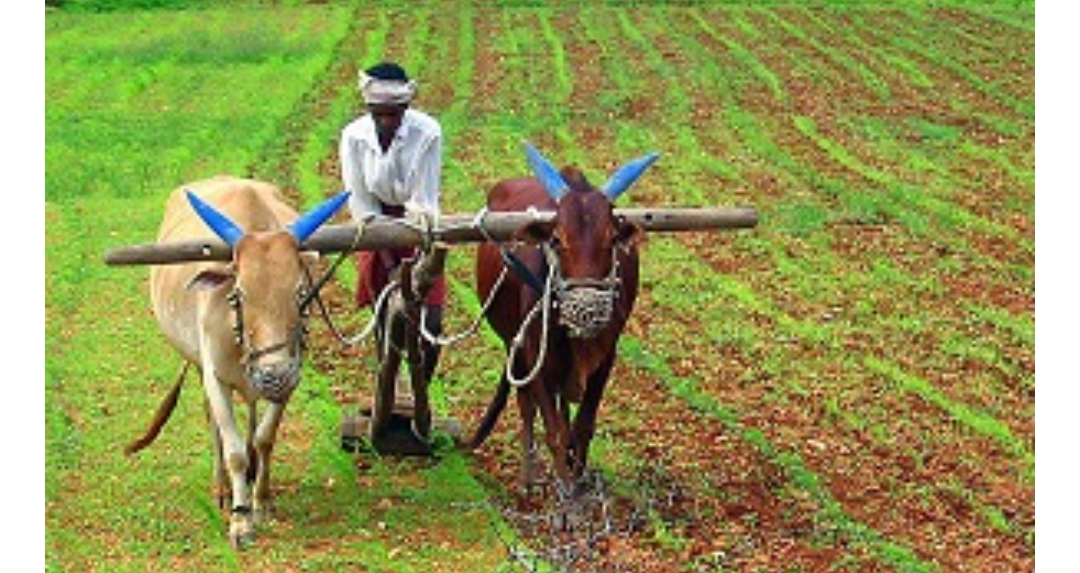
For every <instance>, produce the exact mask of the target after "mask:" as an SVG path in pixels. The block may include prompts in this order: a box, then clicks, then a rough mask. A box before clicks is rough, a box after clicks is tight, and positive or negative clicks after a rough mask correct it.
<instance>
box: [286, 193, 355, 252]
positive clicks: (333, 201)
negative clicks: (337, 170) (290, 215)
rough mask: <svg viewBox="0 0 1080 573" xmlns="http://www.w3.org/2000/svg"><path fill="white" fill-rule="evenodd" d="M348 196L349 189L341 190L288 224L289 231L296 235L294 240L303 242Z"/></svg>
mask: <svg viewBox="0 0 1080 573" xmlns="http://www.w3.org/2000/svg"><path fill="white" fill-rule="evenodd" d="M348 198H349V191H342V192H341V193H338V194H337V195H334V196H333V197H331V198H329V199H327V200H326V201H323V202H322V203H321V204H319V205H317V206H316V207H314V208H313V209H311V210H310V211H308V212H307V213H304V214H303V215H300V218H298V219H297V220H296V221H293V223H292V224H291V225H289V232H291V233H292V234H293V236H295V237H296V242H298V243H303V242H304V241H306V240H307V238H308V237H310V236H311V234H312V233H314V232H315V230H316V229H318V228H319V227H320V226H322V224H323V223H325V222H326V220H327V219H329V218H330V216H331V215H333V214H334V213H335V212H336V211H337V210H338V209H340V208H341V206H342V205H344V204H345V201H346V200H348Z"/></svg>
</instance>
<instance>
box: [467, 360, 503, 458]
mask: <svg viewBox="0 0 1080 573" xmlns="http://www.w3.org/2000/svg"><path fill="white" fill-rule="evenodd" d="M509 395H510V381H509V380H507V379H506V374H503V375H502V377H500V378H499V387H498V388H497V389H496V390H495V396H493V397H492V398H491V403H490V404H488V407H487V411H486V412H484V417H483V418H482V419H481V420H480V425H479V426H477V428H476V432H475V433H473V435H472V438H469V449H470V450H475V449H476V448H479V447H480V446H481V445H483V444H484V440H487V437H488V436H489V435H490V434H491V430H493V429H494V428H495V422H497V421H498V420H499V414H501V413H502V411H503V410H504V409H505V408H506V399H507V397H508V396H509Z"/></svg>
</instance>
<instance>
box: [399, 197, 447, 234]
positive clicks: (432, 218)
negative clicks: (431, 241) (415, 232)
mask: <svg viewBox="0 0 1080 573" xmlns="http://www.w3.org/2000/svg"><path fill="white" fill-rule="evenodd" d="M405 218H406V219H407V220H408V221H409V222H410V223H412V224H413V225H416V226H418V227H420V228H421V229H423V230H425V231H427V232H429V233H430V232H431V231H432V229H434V228H435V227H436V226H437V225H438V224H439V216H438V215H437V214H436V213H435V211H434V210H433V209H429V208H426V207H424V206H422V205H420V204H419V203H415V202H413V201H409V202H407V203H405Z"/></svg>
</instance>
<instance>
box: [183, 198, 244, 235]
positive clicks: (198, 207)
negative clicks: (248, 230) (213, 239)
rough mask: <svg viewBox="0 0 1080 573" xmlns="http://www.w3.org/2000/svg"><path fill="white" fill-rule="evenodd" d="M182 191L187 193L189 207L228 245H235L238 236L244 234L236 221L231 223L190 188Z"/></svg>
mask: <svg viewBox="0 0 1080 573" xmlns="http://www.w3.org/2000/svg"><path fill="white" fill-rule="evenodd" d="M184 192H185V193H187V198H188V203H191V207H192V208H193V209H195V212H196V213H198V215H199V217H200V218H201V219H202V220H203V221H204V222H206V225H207V226H208V227H210V229H211V230H212V231H214V233H215V234H216V235H217V236H219V237H221V240H222V241H225V243H226V244H228V245H229V246H230V247H232V246H235V245H236V242H237V241H239V240H240V237H243V236H244V230H243V229H241V228H240V227H238V226H237V225H236V223H233V222H232V220H230V219H229V218H228V217H226V216H225V214H224V213H222V212H221V211H218V210H217V209H215V208H213V207H211V206H210V204H209V203H207V202H205V201H203V200H202V199H199V197H198V196H197V195H195V193H193V192H192V191H191V190H190V189H185V190H184Z"/></svg>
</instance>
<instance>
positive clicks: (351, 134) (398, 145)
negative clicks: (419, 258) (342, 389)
mask: <svg viewBox="0 0 1080 573" xmlns="http://www.w3.org/2000/svg"><path fill="white" fill-rule="evenodd" d="M359 76H360V81H359V90H360V93H361V95H362V96H363V98H364V103H365V104H366V106H367V113H365V114H363V115H361V116H360V117H359V118H357V119H355V120H354V121H353V122H352V123H349V124H348V125H347V126H345V129H344V130H342V133H341V141H340V146H339V157H340V161H341V179H342V182H343V183H344V185H345V189H346V190H348V191H351V192H352V195H351V196H350V198H349V210H350V211H351V213H352V218H353V221H355V223H356V224H357V226H358V233H361V234H362V233H363V230H364V225H365V224H366V223H367V222H369V221H371V220H372V219H373V218H374V217H378V216H387V217H395V218H405V219H406V220H408V221H409V222H410V223H412V224H414V225H419V226H421V227H422V228H430V227H432V226H434V225H435V224H436V222H437V221H438V219H439V182H440V178H441V174H442V127H441V126H440V125H439V122H438V121H437V120H435V119H434V118H432V117H431V116H429V115H427V114H425V113H423V112H421V111H419V110H417V109H414V108H412V107H411V106H410V104H411V103H412V100H413V98H414V97H415V96H416V82H415V81H414V80H411V79H409V76H408V74H407V73H406V72H405V70H404V69H403V68H402V67H401V66H399V65H398V64H395V63H391V62H384V63H380V64H378V65H375V66H373V67H370V68H368V69H366V70H364V71H362V72H360V74H359ZM416 254H417V253H416V252H414V250H413V249H410V248H401V249H387V250H382V251H357V254H356V264H357V271H358V279H357V288H356V303H357V306H358V307H359V308H363V307H366V306H369V305H373V304H374V302H375V301H376V300H377V299H378V297H379V294H380V293H381V292H382V290H383V288H384V287H385V286H386V284H387V282H388V281H389V276H390V272H391V271H392V270H393V269H394V268H395V267H397V266H398V265H399V264H401V262H402V260H404V259H406V258H410V257H413V256H415V255H416ZM445 302H446V277H445V276H443V275H439V277H438V278H437V280H436V282H435V284H434V286H433V287H432V289H431V291H430V292H429V293H428V295H427V298H426V299H425V301H424V307H425V309H424V310H425V311H426V320H425V326H426V327H427V330H428V331H429V332H430V333H431V334H433V335H436V336H438V335H439V334H441V332H442V309H443V306H444V304H445ZM438 361H439V346H438V345H430V344H425V345H424V357H423V373H424V376H425V379H428V380H430V379H431V376H432V374H434V372H435V366H436V364H437V363H438Z"/></svg>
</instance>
